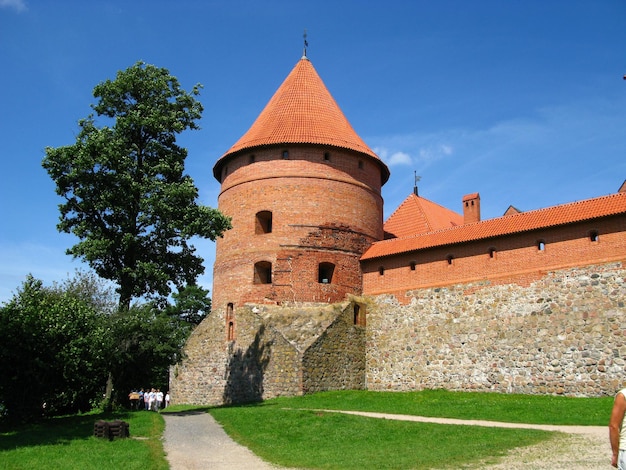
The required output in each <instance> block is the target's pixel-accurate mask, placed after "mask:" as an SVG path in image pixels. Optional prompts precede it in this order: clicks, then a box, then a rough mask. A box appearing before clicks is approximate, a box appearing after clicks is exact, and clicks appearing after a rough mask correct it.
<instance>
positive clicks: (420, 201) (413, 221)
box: [384, 194, 463, 238]
mask: <svg viewBox="0 0 626 470" xmlns="http://www.w3.org/2000/svg"><path fill="white" fill-rule="evenodd" d="M462 224H463V216H461V215H459V214H457V213H456V212H454V211H451V210H450V209H447V208H445V207H443V206H440V205H439V204H436V203H434V202H432V201H429V200H428V199H424V198H423V197H420V196H417V195H415V194H411V195H409V197H407V198H406V199H405V200H404V202H403V203H402V204H400V206H399V207H398V208H397V209H396V211H395V212H394V213H393V214H391V216H389V218H388V219H387V221H386V222H385V225H384V230H385V236H386V237H387V236H388V235H389V236H393V237H396V238H401V237H406V236H410V235H417V234H420V233H427V232H433V231H435V230H441V229H445V228H450V227H454V226H456V225H462Z"/></svg>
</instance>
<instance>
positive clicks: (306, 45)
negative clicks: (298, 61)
mask: <svg viewBox="0 0 626 470" xmlns="http://www.w3.org/2000/svg"><path fill="white" fill-rule="evenodd" d="M302 37H303V38H304V52H303V55H304V57H306V48H307V47H309V43H308V42H307V40H306V28H305V29H304V35H303V36H302Z"/></svg>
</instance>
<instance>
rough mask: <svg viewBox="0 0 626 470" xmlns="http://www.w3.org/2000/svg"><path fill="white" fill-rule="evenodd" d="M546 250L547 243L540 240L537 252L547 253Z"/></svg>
mask: <svg viewBox="0 0 626 470" xmlns="http://www.w3.org/2000/svg"><path fill="white" fill-rule="evenodd" d="M545 249H546V242H545V241H543V240H539V241H537V250H538V251H545Z"/></svg>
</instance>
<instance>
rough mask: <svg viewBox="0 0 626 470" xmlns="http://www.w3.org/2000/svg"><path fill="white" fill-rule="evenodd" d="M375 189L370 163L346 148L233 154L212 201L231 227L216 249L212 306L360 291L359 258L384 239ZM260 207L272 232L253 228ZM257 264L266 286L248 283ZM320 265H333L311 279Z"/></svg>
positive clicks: (376, 170)
mask: <svg viewBox="0 0 626 470" xmlns="http://www.w3.org/2000/svg"><path fill="white" fill-rule="evenodd" d="M283 150H288V151H289V159H283V158H282V152H283ZM325 154H327V157H326V158H325ZM252 155H254V157H252ZM380 187H381V171H380V166H379V165H378V164H377V163H376V161H374V160H373V159H372V158H371V157H368V156H365V155H360V154H357V153H354V152H352V151H348V150H340V149H328V148H327V149H324V148H320V147H316V146H285V147H274V148H266V149H262V150H257V151H255V152H249V153H242V154H239V155H235V156H233V157H232V158H231V159H230V160H229V161H227V162H225V164H224V167H223V172H222V188H221V193H220V196H219V199H218V208H219V209H220V211H222V212H223V213H224V214H226V215H228V216H230V217H232V225H233V228H232V229H231V230H229V231H228V232H226V234H225V235H224V238H222V239H219V240H218V242H217V246H216V261H215V265H214V273H213V279H214V280H213V302H214V305H215V306H216V307H223V305H225V304H226V303H228V302H233V303H235V304H236V305H241V304H242V303H244V302H271V303H281V302H338V301H341V300H343V299H344V298H345V295H346V294H348V293H351V294H358V293H360V290H361V285H362V282H361V272H360V264H359V258H360V255H361V254H362V253H363V252H364V251H365V249H366V248H367V247H368V246H369V245H370V244H371V243H372V242H373V241H376V240H381V239H382V237H383V230H382V204H383V202H382V198H381V196H380ZM259 211H270V212H271V213H272V231H271V233H265V234H257V233H255V226H256V222H255V221H256V214H257V213H258V212H259ZM259 261H266V262H270V263H272V283H271V284H254V283H253V273H254V264H255V263H257V262H259ZM322 262H324V263H332V264H334V265H335V270H334V275H333V278H332V281H331V282H330V283H329V284H322V283H320V282H319V279H318V265H319V263H322Z"/></svg>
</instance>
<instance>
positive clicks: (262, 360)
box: [170, 302, 365, 405]
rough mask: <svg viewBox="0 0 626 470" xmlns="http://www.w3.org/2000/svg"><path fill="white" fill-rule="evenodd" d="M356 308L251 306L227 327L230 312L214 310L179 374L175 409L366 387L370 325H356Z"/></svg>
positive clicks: (173, 388) (174, 383)
mask: <svg viewBox="0 0 626 470" xmlns="http://www.w3.org/2000/svg"><path fill="white" fill-rule="evenodd" d="M353 305H354V304H353V303H352V302H343V303H341V304H334V305H321V304H320V305H308V306H306V307H302V306H295V305H294V306H290V307H279V306H268V305H252V304H249V305H245V306H244V307H240V308H235V309H234V311H233V314H232V316H231V317H230V318H228V321H227V316H226V312H224V311H223V310H216V311H213V312H211V314H210V315H209V316H208V317H207V318H206V319H205V320H204V321H203V322H202V323H201V324H200V325H199V326H198V328H196V330H194V332H193V333H192V335H191V337H190V338H189V340H188V342H187V345H186V347H185V354H186V358H185V360H184V361H182V362H181V363H180V364H178V365H177V366H175V367H173V369H172V373H171V374H170V395H171V398H172V403H190V404H202V405H220V404H225V403H246V402H254V401H259V400H262V399H268V398H273V397H277V396H294V395H301V394H303V393H305V392H314V391H321V390H335V389H338V388H339V389H358V388H363V387H364V383H365V327H364V326H361V325H355V324H354V313H353V312H354V309H353ZM233 320H234V321H233ZM230 321H233V324H234V331H233V333H234V334H233V339H232V340H229V339H228V325H227V324H228V323H229V322H230Z"/></svg>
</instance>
